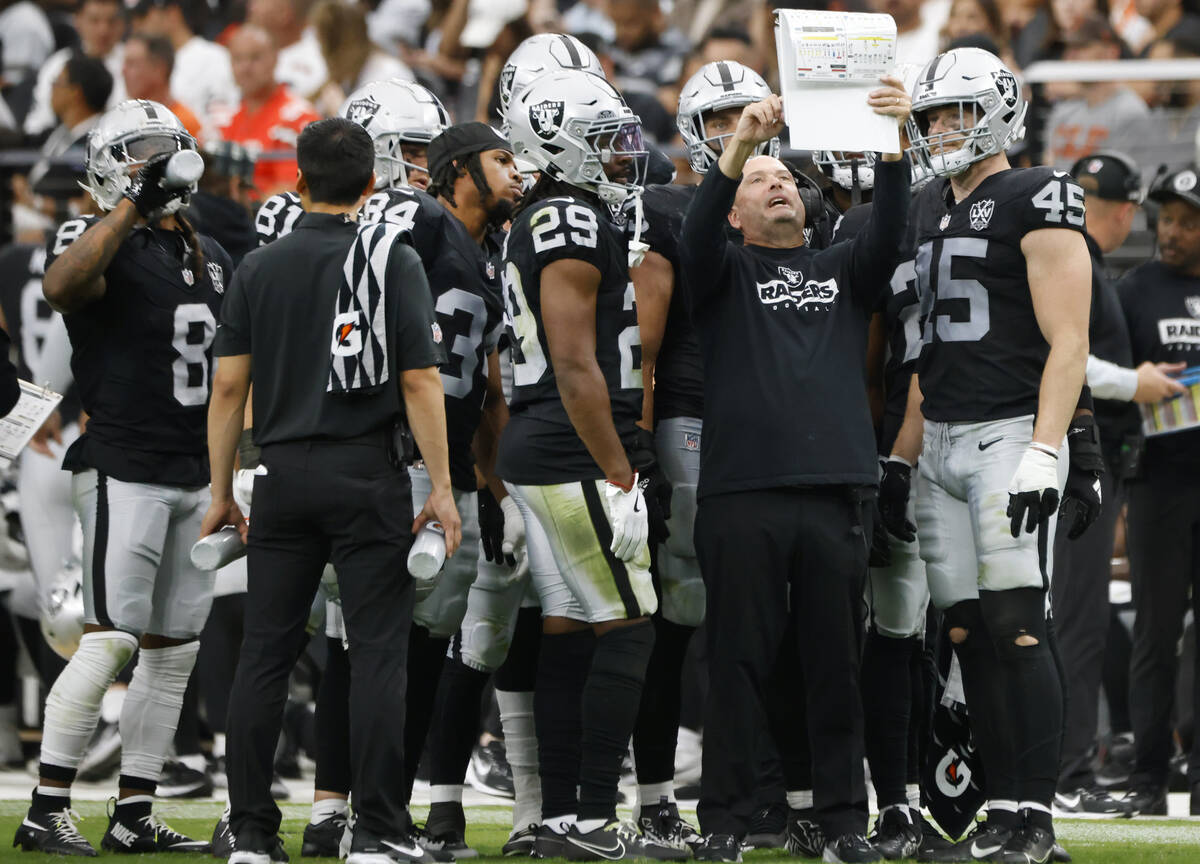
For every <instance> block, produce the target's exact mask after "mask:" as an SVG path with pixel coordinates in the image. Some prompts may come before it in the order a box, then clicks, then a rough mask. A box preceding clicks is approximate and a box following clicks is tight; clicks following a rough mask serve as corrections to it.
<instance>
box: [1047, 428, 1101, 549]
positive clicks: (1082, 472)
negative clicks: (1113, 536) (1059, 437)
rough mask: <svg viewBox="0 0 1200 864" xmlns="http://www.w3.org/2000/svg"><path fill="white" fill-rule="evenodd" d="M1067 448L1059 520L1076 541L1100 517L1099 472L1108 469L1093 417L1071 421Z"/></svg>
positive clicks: (1070, 536) (1069, 538) (1068, 534)
mask: <svg viewBox="0 0 1200 864" xmlns="http://www.w3.org/2000/svg"><path fill="white" fill-rule="evenodd" d="M1067 447H1068V451H1069V453H1070V456H1071V464H1070V467H1069V469H1068V471H1067V486H1066V489H1064V490H1063V499H1062V504H1061V505H1060V507H1059V508H1058V519H1059V521H1060V522H1062V523H1063V527H1064V528H1065V529H1066V532H1067V539H1068V540H1075V539H1077V538H1078V537H1080V536H1081V535H1082V534H1083V532H1085V531H1087V529H1088V528H1089V527H1090V526H1091V524H1092V523H1093V522H1095V521H1096V520H1097V519H1098V518H1099V517H1100V510H1101V507H1102V505H1103V501H1102V500H1101V499H1102V495H1101V492H1100V475H1101V474H1103V473H1104V471H1105V467H1104V454H1103V453H1102V451H1101V449H1100V433H1099V431H1098V430H1097V428H1096V420H1095V418H1094V417H1092V416H1091V415H1086V414H1085V415H1081V416H1079V417H1076V418H1075V419H1074V420H1072V421H1071V426H1070V428H1069V430H1068V431H1067Z"/></svg>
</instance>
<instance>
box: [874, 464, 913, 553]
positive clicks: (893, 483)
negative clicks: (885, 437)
mask: <svg viewBox="0 0 1200 864" xmlns="http://www.w3.org/2000/svg"><path fill="white" fill-rule="evenodd" d="M880 464H881V465H882V467H883V476H882V477H880V478H879V521H880V522H882V523H883V526H884V527H885V528H886V529H887V530H888V532H889V533H891V534H894V535H895V536H896V537H898V538H899V539H901V540H903V541H904V542H905V543H911V542H913V541H914V540H916V539H917V526H916V525H914V524H913V523H912V522H910V521H909V519H908V496H909V494H910V493H911V492H912V472H913V467H915V466H911V465H909V464H908V463H907V462H905V461H904V460H903V459H900V458H899V457H896V456H891V457H889V458H888V459H887V460H884V461H881V463H880ZM885 539H886V538H885Z"/></svg>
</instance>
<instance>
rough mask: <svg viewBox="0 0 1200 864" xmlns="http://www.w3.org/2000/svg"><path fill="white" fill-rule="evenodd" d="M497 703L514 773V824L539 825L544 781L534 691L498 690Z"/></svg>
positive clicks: (507, 751) (506, 750)
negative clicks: (539, 773) (541, 771)
mask: <svg viewBox="0 0 1200 864" xmlns="http://www.w3.org/2000/svg"><path fill="white" fill-rule="evenodd" d="M496 702H497V703H498V704H499V706H500V725H501V726H502V727H503V729H504V751H505V754H506V755H507V757H508V764H509V765H511V766H512V772H513V790H514V793H515V795H514V800H513V822H512V824H513V827H514V828H524V827H526V826H527V825H536V824H538V823H539V822H541V821H542V818H541V816H542V784H541V780H540V779H539V778H538V750H537V735H536V734H535V733H534V729H533V693H532V692H529V691H525V692H520V693H517V692H513V691H509V690H497V691H496ZM572 821H574V817H572ZM552 827H553V826H552Z"/></svg>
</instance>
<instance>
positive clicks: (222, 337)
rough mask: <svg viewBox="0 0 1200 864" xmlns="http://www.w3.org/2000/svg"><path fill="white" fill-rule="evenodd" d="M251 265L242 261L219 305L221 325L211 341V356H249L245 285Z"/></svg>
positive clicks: (247, 304)
mask: <svg viewBox="0 0 1200 864" xmlns="http://www.w3.org/2000/svg"><path fill="white" fill-rule="evenodd" d="M253 266H254V265H253V263H252V262H250V261H249V259H248V260H247V261H243V262H242V266H241V267H238V269H237V272H235V273H234V274H233V281H232V282H231V283H230V285H229V288H228V289H226V291H225V300H224V302H223V303H222V304H221V324H220V326H218V327H217V335H216V338H215V339H214V340H213V355H214V356H216V357H236V356H238V355H240V354H250V353H251V350H250V304H249V301H248V300H247V298H246V288H245V286H246V283H247V282H248V281H249V280H250V278H251V276H250V273H251V271H252V270H253Z"/></svg>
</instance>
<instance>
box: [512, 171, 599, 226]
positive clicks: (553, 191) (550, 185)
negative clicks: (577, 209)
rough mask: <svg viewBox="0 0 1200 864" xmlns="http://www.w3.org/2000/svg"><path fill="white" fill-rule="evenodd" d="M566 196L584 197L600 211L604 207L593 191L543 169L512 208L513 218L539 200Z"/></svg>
mask: <svg viewBox="0 0 1200 864" xmlns="http://www.w3.org/2000/svg"><path fill="white" fill-rule="evenodd" d="M567 197H570V198H582V199H585V200H587V201H589V202H591V203H592V204H594V205H595V206H596V207H598V208H599V209H600V210H601V212H603V211H604V209H605V207H604V204H603V203H602V202H601V201H600V198H599V196H597V195H596V194H595V193H594V192H589V191H588V190H587V189H583V188H580V187H579V186H573V185H571V184H570V183H567V182H566V181H565V180H558V179H556V178H554V177H551V176H550V173H549V172H547V171H543V172H542V174H541V176H540V177H538V181H537V183H535V184H534V185H533V188H532V189H530V190H529V191H528V192H526V193H525V197H524V198H522V199H521V203H520V204H518V205H517V206H516V209H515V210H513V218H514V219H515V218H517V216H518V215H520V213H521V211H523V210H525V209H527V208H529V207H532V206H533V205H534V204H536V203H537V202H539V201H545V200H546V199H547V198H567Z"/></svg>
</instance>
